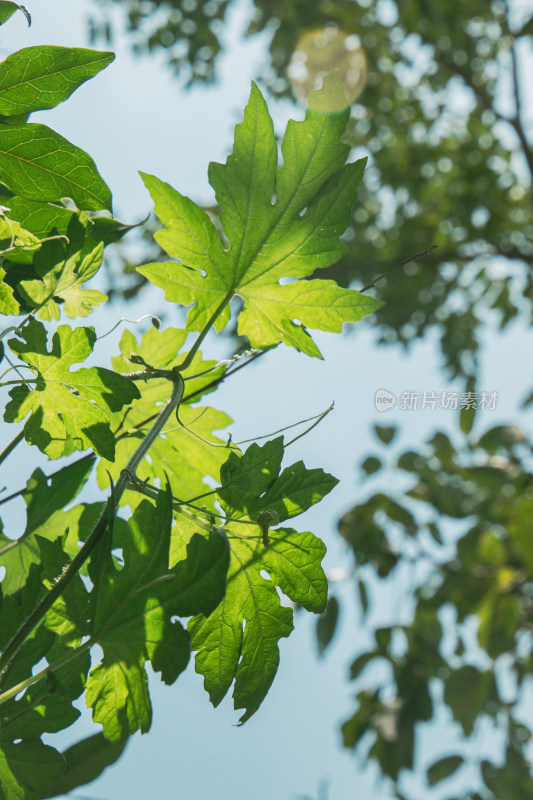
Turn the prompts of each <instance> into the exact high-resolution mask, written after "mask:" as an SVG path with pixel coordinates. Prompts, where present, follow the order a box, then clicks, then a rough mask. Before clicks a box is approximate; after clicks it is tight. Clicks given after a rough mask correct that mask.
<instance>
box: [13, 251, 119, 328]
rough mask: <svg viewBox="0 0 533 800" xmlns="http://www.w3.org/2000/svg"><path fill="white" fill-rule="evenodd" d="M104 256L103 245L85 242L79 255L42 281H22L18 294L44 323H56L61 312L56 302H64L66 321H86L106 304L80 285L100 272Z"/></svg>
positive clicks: (94, 292) (44, 277) (58, 266)
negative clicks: (80, 318) (76, 319)
mask: <svg viewBox="0 0 533 800" xmlns="http://www.w3.org/2000/svg"><path fill="white" fill-rule="evenodd" d="M103 256H104V244H103V242H100V243H99V244H97V245H96V246H94V242H90V241H89V242H88V247H86V248H84V250H83V251H78V252H76V253H74V255H73V256H72V257H71V258H65V259H64V260H63V261H62V262H59V264H58V265H57V266H56V267H55V268H52V269H50V270H49V271H48V272H46V274H45V275H44V276H43V278H42V280H29V281H28V280H24V281H20V283H19V291H20V292H21V294H22V295H23V296H24V297H25V298H26V299H27V300H28V301H29V302H30V303H31V304H32V305H34V306H37V307H38V310H37V316H38V317H40V318H41V319H44V320H51V319H59V318H60V316H61V310H60V306H59V303H58V302H57V300H58V299H59V300H62V301H63V302H64V305H63V310H64V311H65V313H66V315H67V316H68V317H71V318H73V317H86V316H87V315H88V314H90V313H91V312H92V311H93V309H94V308H95V307H96V306H97V305H99V304H100V303H103V302H104V301H105V300H107V295H105V294H104V293H103V292H99V291H96V290H95V289H85V288H83V284H84V283H85V282H86V281H88V280H90V279H91V278H92V277H93V276H94V275H95V274H96V273H97V272H98V270H99V269H100V265H101V264H102V259H103Z"/></svg>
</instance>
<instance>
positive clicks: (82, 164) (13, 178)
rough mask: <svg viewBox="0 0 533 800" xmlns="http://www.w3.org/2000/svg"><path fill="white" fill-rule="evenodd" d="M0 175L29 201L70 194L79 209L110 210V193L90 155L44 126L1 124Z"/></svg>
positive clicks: (35, 124)
mask: <svg viewBox="0 0 533 800" xmlns="http://www.w3.org/2000/svg"><path fill="white" fill-rule="evenodd" d="M0 176H1V177H2V183H4V184H5V185H6V186H7V187H8V189H10V190H11V191H12V192H14V193H15V194H17V195H20V196H21V197H24V198H26V199H28V200H38V201H40V202H44V203H47V202H58V201H60V200H62V199H63V198H65V197H70V198H72V200H74V202H75V203H76V205H77V206H78V207H79V208H82V209H89V210H91V211H100V210H107V211H111V192H110V190H109V188H108V186H107V185H106V184H105V183H104V181H103V180H102V178H101V177H100V175H99V173H98V170H97V169H96V166H95V163H94V161H93V160H92V158H91V157H90V156H89V155H87V153H85V152H84V151H83V150H80V149H79V147H75V146H74V145H73V144H71V143H70V142H68V141H67V140H66V139H64V138H63V137H62V136H60V135H59V134H58V133H56V132H55V131H53V130H51V128H47V127H46V125H40V124H38V123H23V124H18V125H15V124H10V125H2V136H1V140H0Z"/></svg>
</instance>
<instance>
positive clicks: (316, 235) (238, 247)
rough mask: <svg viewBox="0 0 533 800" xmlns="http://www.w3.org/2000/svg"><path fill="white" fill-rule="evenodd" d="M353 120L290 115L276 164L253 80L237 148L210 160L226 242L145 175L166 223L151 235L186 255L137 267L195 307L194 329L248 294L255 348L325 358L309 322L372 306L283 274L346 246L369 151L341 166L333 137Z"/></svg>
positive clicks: (317, 263)
mask: <svg viewBox="0 0 533 800" xmlns="http://www.w3.org/2000/svg"><path fill="white" fill-rule="evenodd" d="M325 91H327V88H326V89H325ZM348 118H349V111H348V110H347V111H343V112H335V113H327V112H323V111H317V110H313V109H312V108H310V109H308V111H307V115H306V118H305V120H304V121H303V122H293V121H291V122H289V125H288V127H287V132H286V134H285V138H284V140H283V143H282V153H283V162H284V163H283V166H281V167H279V168H278V167H277V163H278V150H277V145H276V140H275V137H274V131H273V126H272V120H271V118H270V115H269V113H268V109H267V107H266V103H265V101H264V99H263V97H262V95H261V93H260V91H259V89H258V88H257V86H255V84H254V86H253V88H252V93H251V97H250V101H249V103H248V105H247V107H246V110H245V114H244V120H243V122H242V123H240V124H239V125H237V127H236V129H235V144H234V149H233V153H232V155H230V156H229V158H228V160H227V162H226V164H224V165H223V164H211V166H210V169H209V178H210V181H211V184H212V186H213V187H214V189H215V191H216V195H217V201H218V203H219V205H220V207H221V208H222V215H221V221H222V225H223V228H224V232H225V234H226V236H227V238H228V240H229V245H230V247H229V250H225V249H224V247H223V245H222V242H221V240H220V238H219V236H218V233H217V231H216V230H215V227H214V225H213V223H212V222H211V220H210V219H209V217H208V216H207V214H206V213H205V212H204V211H203V210H201V209H200V208H198V207H197V206H196V205H195V204H194V203H193V202H192V201H191V200H189V199H188V198H186V197H184V196H183V195H181V194H179V192H177V191H176V190H174V189H172V188H171V187H170V186H169V185H168V184H166V183H163V182H161V181H159V180H158V179H157V178H155V177H153V176H150V175H143V179H144V181H145V184H146V186H147V188H148V189H149V191H150V192H151V194H152V197H153V199H154V201H155V210H156V213H157V215H158V216H159V218H160V219H161V221H162V222H163V224H164V225H165V226H166V227H165V229H164V230H163V231H160V232H159V233H157V234H156V237H155V238H156V240H157V241H158V243H159V244H160V245H161V246H162V247H163V248H164V249H165V250H166V251H167V252H168V253H169V255H171V256H173V257H175V258H176V259H179V261H181V262H182V263H178V262H166V263H157V264H148V265H146V266H144V267H141V268H140V270H139V271H140V272H141V273H142V274H143V275H145V276H146V277H147V278H148V279H149V280H150V281H151V282H152V283H155V284H156V285H157V286H160V287H162V288H164V290H165V294H166V297H167V299H169V300H173V301H174V302H177V303H181V304H183V305H193V307H192V308H191V310H190V311H189V315H188V318H187V326H188V327H189V328H190V329H192V330H201V329H202V328H203V327H204V326H205V324H206V323H207V322H208V320H209V319H210V318H211V317H212V316H213V315H214V316H215V317H217V315H219V316H218V317H217V321H216V322H215V325H216V327H217V328H218V329H220V328H222V327H223V326H224V325H225V324H226V323H227V321H228V319H229V311H228V308H227V300H228V299H230V298H231V297H233V296H234V295H238V296H240V297H241V298H242V299H243V300H244V309H243V312H242V313H241V315H240V317H239V333H240V334H243V335H245V336H247V337H248V339H249V340H250V343H251V344H252V345H253V346H254V347H270V346H272V345H275V344H277V343H278V342H285V344H288V345H291V346H293V347H296V348H297V349H298V350H302V351H303V352H305V353H307V354H308V355H314V356H320V352H319V350H318V348H317V347H316V345H315V344H314V342H313V340H312V339H311V337H310V336H309V334H308V333H307V331H306V328H308V327H309V328H314V329H319V330H325V331H340V330H341V328H342V324H343V322H354V321H357V320H360V319H361V318H362V317H364V316H365V315H366V314H368V313H370V312H371V311H374V310H375V309H377V308H379V306H380V305H381V304H380V303H379V302H378V301H377V300H374V299H373V298H371V297H367V296H366V295H363V294H360V293H359V292H356V291H354V290H347V289H341V288H340V287H339V286H337V284H336V283H335V282H334V281H324V280H311V281H294V280H293V282H291V283H286V282H285V283H280V281H281V280H282V279H286V278H293V279H294V278H301V277H305V276H308V275H311V274H312V273H313V272H314V270H315V269H317V268H319V267H327V266H330V265H331V264H334V263H335V262H336V261H337V260H338V259H339V258H340V257H341V256H342V255H343V253H344V252H345V246H344V245H343V244H342V242H341V241H340V239H339V237H340V235H341V234H342V233H343V232H344V230H345V229H346V228H347V226H348V224H349V222H350V214H351V208H352V205H353V203H354V201H355V199H356V196H357V187H358V185H359V182H360V180H361V176H362V173H363V168H364V160H361V161H358V162H356V163H354V164H347V165H344V162H345V160H346V156H347V153H348V150H349V148H348V146H347V145H345V144H342V143H341V141H340V139H341V137H342V135H343V133H344V130H345V127H346V123H347V121H348Z"/></svg>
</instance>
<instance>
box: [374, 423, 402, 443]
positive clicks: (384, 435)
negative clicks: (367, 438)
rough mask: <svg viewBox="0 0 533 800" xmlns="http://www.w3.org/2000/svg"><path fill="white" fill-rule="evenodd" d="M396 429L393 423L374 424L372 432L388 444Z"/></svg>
mask: <svg viewBox="0 0 533 800" xmlns="http://www.w3.org/2000/svg"><path fill="white" fill-rule="evenodd" d="M397 430H398V429H397V428H396V426H395V425H374V433H375V434H376V436H377V437H378V439H379V440H380V442H383V444H390V443H391V442H392V440H393V439H394V437H395V436H396V431H397Z"/></svg>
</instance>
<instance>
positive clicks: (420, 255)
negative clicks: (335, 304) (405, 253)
mask: <svg viewBox="0 0 533 800" xmlns="http://www.w3.org/2000/svg"><path fill="white" fill-rule="evenodd" d="M437 247H438V245H436V244H434V245H433V246H432V247H430V248H429V250H424V251H423V252H422V253H417V254H416V256H411V258H408V259H407V261H402V263H401V264H399V266H397V267H394V268H393V269H390V270H389V271H388V272H384V273H383V275H380V276H379V277H378V278H375V279H374V280H373V281H372V283H369V284H367V286H365V287H364V289H359V291H360V293H361V294H363V292H368V290H369V289H372V288H373V287H374V286H375V285H376V283H377V282H378V281H381V280H383V278H388V277H389V275H394V273H395V272H399V271H400V270H401V269H403V268H404V267H406V266H407V264H411V263H412V262H413V261H417V259H419V258H423V257H424V256H427V255H429V254H430V253H432V252H433V250H435V249H436V248H437Z"/></svg>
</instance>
